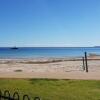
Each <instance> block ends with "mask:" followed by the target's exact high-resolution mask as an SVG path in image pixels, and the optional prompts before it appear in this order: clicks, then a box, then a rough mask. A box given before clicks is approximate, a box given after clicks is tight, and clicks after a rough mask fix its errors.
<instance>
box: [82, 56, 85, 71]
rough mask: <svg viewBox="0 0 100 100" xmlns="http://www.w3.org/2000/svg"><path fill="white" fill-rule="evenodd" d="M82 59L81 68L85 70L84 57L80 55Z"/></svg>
mask: <svg viewBox="0 0 100 100" xmlns="http://www.w3.org/2000/svg"><path fill="white" fill-rule="evenodd" d="M82 61H83V66H82V67H83V70H85V61H84V57H82Z"/></svg>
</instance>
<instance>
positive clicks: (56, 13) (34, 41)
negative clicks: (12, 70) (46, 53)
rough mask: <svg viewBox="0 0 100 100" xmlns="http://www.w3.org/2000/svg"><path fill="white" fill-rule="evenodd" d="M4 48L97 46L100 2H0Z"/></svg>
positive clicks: (0, 39)
mask: <svg viewBox="0 0 100 100" xmlns="http://www.w3.org/2000/svg"><path fill="white" fill-rule="evenodd" d="M5 46H19V47H20V46H21V47H23V46H24V47H25V46H26V47H32V46H50V47H51V46H68V47H70V46H100V0H0V47H5Z"/></svg>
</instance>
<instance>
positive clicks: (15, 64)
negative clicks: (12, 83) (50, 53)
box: [0, 56, 100, 80]
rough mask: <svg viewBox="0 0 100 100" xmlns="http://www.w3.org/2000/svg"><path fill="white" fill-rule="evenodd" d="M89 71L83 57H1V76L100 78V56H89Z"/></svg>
mask: <svg viewBox="0 0 100 100" xmlns="http://www.w3.org/2000/svg"><path fill="white" fill-rule="evenodd" d="M88 59H89V60H88V67H89V72H88V73H87V72H86V71H84V70H83V62H82V58H80V57H79V58H35V59H0V78H50V79H85V80H87V79H93V80H100V56H91V57H88Z"/></svg>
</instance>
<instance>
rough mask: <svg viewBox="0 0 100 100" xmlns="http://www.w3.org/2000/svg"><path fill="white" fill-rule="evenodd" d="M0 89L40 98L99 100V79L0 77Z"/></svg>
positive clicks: (51, 99)
mask: <svg viewBox="0 0 100 100" xmlns="http://www.w3.org/2000/svg"><path fill="white" fill-rule="evenodd" d="M0 89H1V90H2V91H4V90H10V92H11V93H13V92H14V91H18V92H19V94H20V95H21V96H22V95H23V94H28V95H29V96H30V97H35V96H39V97H41V98H42V100H100V81H96V80H95V81H94V80H52V79H29V80H28V79H27V80H26V79H0Z"/></svg>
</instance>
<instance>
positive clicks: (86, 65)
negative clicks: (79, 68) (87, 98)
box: [85, 52, 88, 72]
mask: <svg viewBox="0 0 100 100" xmlns="http://www.w3.org/2000/svg"><path fill="white" fill-rule="evenodd" d="M85 67H86V72H88V64H87V52H85Z"/></svg>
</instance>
